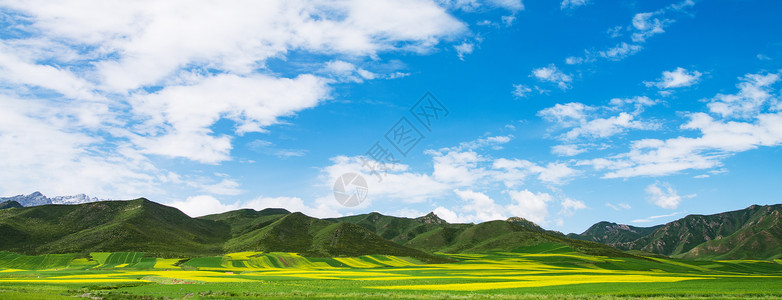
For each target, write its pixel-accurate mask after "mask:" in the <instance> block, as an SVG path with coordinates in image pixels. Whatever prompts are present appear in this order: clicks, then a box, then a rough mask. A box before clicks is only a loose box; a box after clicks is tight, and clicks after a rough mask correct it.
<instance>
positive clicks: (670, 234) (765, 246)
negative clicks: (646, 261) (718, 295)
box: [568, 204, 782, 259]
mask: <svg viewBox="0 0 782 300" xmlns="http://www.w3.org/2000/svg"><path fill="white" fill-rule="evenodd" d="M781 215H782V205H780V204H778V205H767V206H759V205H752V206H750V207H748V208H746V209H741V210H736V211H729V212H724V213H718V214H713V215H688V216H686V217H684V218H682V219H679V220H676V221H673V222H670V223H667V224H664V225H658V226H654V227H634V226H628V225H620V224H616V223H609V222H599V223H597V224H595V225H592V227H590V228H589V229H587V231H585V232H584V233H582V234H569V235H568V237H570V238H573V239H581V240H589V241H595V242H599V243H603V244H606V245H610V246H613V247H616V248H618V249H622V250H630V252H633V251H645V252H650V253H655V254H661V255H666V256H673V257H679V258H688V259H750V258H751V259H774V258H780V257H782V220H780V219H781V218H780V216H781Z"/></svg>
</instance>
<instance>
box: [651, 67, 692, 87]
mask: <svg viewBox="0 0 782 300" xmlns="http://www.w3.org/2000/svg"><path fill="white" fill-rule="evenodd" d="M701 75H703V74H701V72H698V71H692V72H689V71H687V70H686V69H684V68H682V67H678V68H676V69H675V70H673V71H665V72H663V77H662V78H660V79H659V80H658V81H656V82H648V81H647V82H644V84H646V86H656V87H657V88H660V89H671V88H680V87H687V86H691V85H694V84H697V83H698V82H699V81H700V78H701Z"/></svg>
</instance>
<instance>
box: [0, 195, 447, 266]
mask: <svg viewBox="0 0 782 300" xmlns="http://www.w3.org/2000/svg"><path fill="white" fill-rule="evenodd" d="M0 237H1V238H2V242H0V251H10V252H17V253H25V254H42V253H83V252H99V251H110V252H120V251H128V252H147V253H150V254H152V255H156V256H160V257H167V256H175V257H181V256H204V255H219V254H223V253H226V252H239V251H264V252H297V253H301V254H304V255H308V256H329V257H331V256H359V255H371V254H383V255H397V256H409V257H415V258H418V259H421V260H424V261H431V262H445V261H448V260H447V259H443V258H440V257H437V256H434V255H431V254H428V253H425V252H422V251H420V250H416V249H411V248H407V247H404V246H402V245H400V244H397V243H394V242H391V241H389V240H386V239H384V238H382V237H380V236H378V235H377V234H375V233H373V232H372V231H369V230H367V229H365V228H363V227H361V226H358V225H354V224H350V223H344V222H336V221H333V220H321V219H317V218H312V217H308V216H306V215H304V214H302V213H290V212H288V211H287V210H284V209H265V210H261V211H255V210H251V209H242V210H236V211H231V212H226V213H222V214H216V215H209V216H204V217H200V218H190V217H189V216H187V215H185V214H184V213H182V212H181V211H179V210H178V209H176V208H173V207H168V206H165V205H161V204H158V203H155V202H152V201H149V200H146V199H143V198H142V199H137V200H130V201H103V202H93V203H86V204H78V205H41V206H34V207H22V208H15V209H4V210H0Z"/></svg>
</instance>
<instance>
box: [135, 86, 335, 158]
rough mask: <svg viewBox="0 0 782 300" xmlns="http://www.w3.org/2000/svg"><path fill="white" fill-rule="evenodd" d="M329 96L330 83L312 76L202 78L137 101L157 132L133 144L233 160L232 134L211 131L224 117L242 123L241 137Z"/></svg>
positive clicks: (170, 152)
mask: <svg viewBox="0 0 782 300" xmlns="http://www.w3.org/2000/svg"><path fill="white" fill-rule="evenodd" d="M327 94H328V88H327V86H326V82H325V81H324V80H323V79H321V78H319V77H315V76H312V75H300V76H298V77H296V78H292V79H288V78H275V77H270V76H265V75H250V76H239V75H229V74H224V75H217V76H212V77H206V78H198V79H196V82H195V83H193V84H188V85H175V86H169V87H166V88H164V89H162V90H160V91H157V92H155V93H152V94H144V95H139V96H137V97H134V98H133V99H132V102H131V103H132V106H133V112H134V113H135V114H136V115H138V116H145V117H146V118H147V120H146V121H145V122H144V123H143V126H144V129H145V130H147V131H150V132H154V134H147V135H139V136H135V137H133V140H134V141H135V143H136V144H138V145H141V146H142V148H143V149H144V152H145V153H149V154H158V155H164V156H169V157H185V158H188V159H192V160H195V161H199V162H203V163H217V162H221V161H224V160H228V159H230V150H231V148H232V145H231V138H230V137H229V136H227V135H220V136H214V135H212V131H211V129H209V127H210V126H212V125H213V124H214V123H215V122H217V121H218V120H219V119H221V118H227V119H230V120H233V121H235V122H237V126H236V132H237V133H238V134H243V133H246V132H263V131H264V129H263V128H264V127H267V126H269V125H272V124H275V123H277V122H278V119H279V118H280V117H283V116H289V115H292V114H294V113H295V112H297V111H300V110H303V109H306V108H311V107H314V106H315V105H317V104H318V103H319V101H320V100H321V99H324V98H325V97H326V95H327ZM215 99H221V101H215ZM280 99H285V100H284V101H281V100H280Z"/></svg>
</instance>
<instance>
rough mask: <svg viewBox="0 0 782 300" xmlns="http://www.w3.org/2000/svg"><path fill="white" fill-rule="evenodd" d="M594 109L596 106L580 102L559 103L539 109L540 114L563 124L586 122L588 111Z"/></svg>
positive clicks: (572, 124)
mask: <svg viewBox="0 0 782 300" xmlns="http://www.w3.org/2000/svg"><path fill="white" fill-rule="evenodd" d="M594 109H595V108H594V107H591V106H588V105H585V104H583V103H578V102H571V103H566V104H559V103H557V104H555V105H554V106H552V107H549V108H546V109H543V110H541V111H539V112H538V116H540V117H543V118H544V119H546V120H548V121H550V122H555V123H557V124H560V125H562V126H575V125H577V124H580V123H582V122H584V120H586V117H587V113H588V112H589V111H592V110H594Z"/></svg>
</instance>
